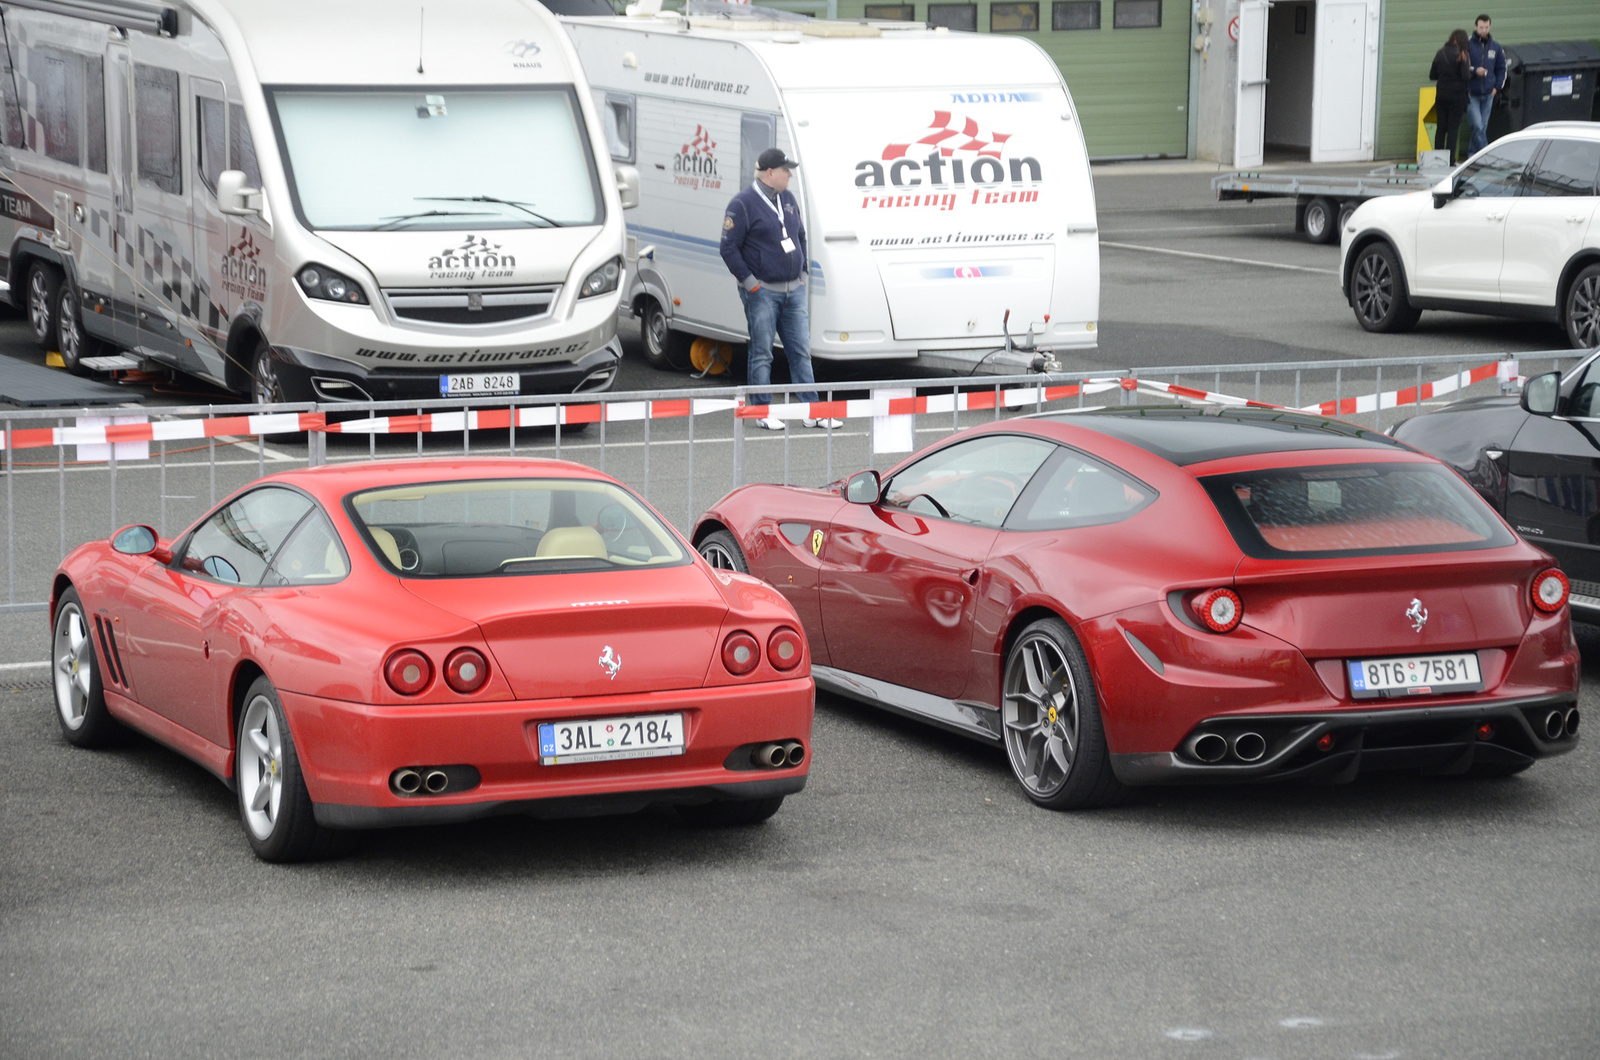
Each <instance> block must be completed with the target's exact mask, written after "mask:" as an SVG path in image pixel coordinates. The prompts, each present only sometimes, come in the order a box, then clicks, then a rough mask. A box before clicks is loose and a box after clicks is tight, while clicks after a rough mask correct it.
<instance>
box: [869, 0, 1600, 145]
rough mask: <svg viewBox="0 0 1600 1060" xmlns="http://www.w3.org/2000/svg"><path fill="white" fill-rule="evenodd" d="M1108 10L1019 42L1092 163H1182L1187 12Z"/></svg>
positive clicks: (982, 18) (985, 12) (919, 5)
mask: <svg viewBox="0 0 1600 1060" xmlns="http://www.w3.org/2000/svg"><path fill="white" fill-rule="evenodd" d="M1113 2H1114V0H1101V14H1100V27H1101V28H1100V29H1098V30H1077V31H1073V32H1059V33H1058V32H1053V31H1052V30H1050V28H1049V27H1050V0H1040V3H1039V20H1040V24H1041V25H1042V26H1044V27H1045V28H1044V29H1043V30H1041V31H1040V32H1038V33H1019V34H1017V36H1023V37H1028V38H1030V39H1032V40H1034V41H1037V42H1038V44H1039V46H1040V47H1042V48H1043V49H1044V50H1045V51H1046V52H1047V53H1049V55H1050V57H1051V58H1052V59H1054V60H1055V63H1056V65H1057V66H1058V67H1060V68H1061V72H1062V73H1063V74H1064V75H1065V76H1066V80H1067V87H1068V88H1069V89H1071V90H1072V99H1073V102H1075V103H1076V104H1077V107H1078V114H1079V116H1080V117H1081V119H1082V121H1083V135H1084V139H1085V140H1086V141H1087V142H1088V145H1089V154H1090V155H1091V156H1092V157H1095V158H1104V157H1107V156H1113V155H1177V156H1182V155H1183V154H1184V152H1185V151H1186V150H1187V147H1188V135H1189V109H1188V108H1189V42H1190V40H1191V39H1192V38H1193V31H1192V30H1191V28H1190V23H1189V4H1188V3H1187V2H1186V0H1162V5H1161V25H1160V27H1159V28H1155V29H1114V28H1113V27H1112V5H1113ZM1592 2H1594V3H1595V4H1596V5H1597V6H1600V0H1592ZM864 7H865V0H839V4H838V15H839V17H840V18H861V17H862V14H863V9H864ZM977 7H978V32H980V33H986V32H988V29H989V4H988V2H987V0H979V3H978V5H977ZM915 17H916V19H917V20H918V21H922V20H925V19H926V18H927V17H928V4H927V0H915ZM1424 73H1426V68H1424ZM953 87H959V86H953Z"/></svg>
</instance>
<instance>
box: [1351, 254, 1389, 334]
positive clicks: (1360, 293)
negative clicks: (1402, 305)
mask: <svg viewBox="0 0 1600 1060" xmlns="http://www.w3.org/2000/svg"><path fill="white" fill-rule="evenodd" d="M1393 305H1394V271H1393V270H1392V269H1390V268H1389V263H1388V262H1387V261H1385V260H1383V256H1382V255H1381V254H1368V255H1367V256H1365V257H1364V258H1362V259H1361V261H1360V262H1359V263H1358V264H1357V265H1356V308H1357V310H1358V311H1359V312H1360V313H1361V319H1363V320H1365V321H1367V322H1368V323H1369V324H1376V323H1378V322H1379V321H1381V320H1383V318H1384V317H1386V316H1388V315H1389V310H1390V308H1391V307H1392V306H1393Z"/></svg>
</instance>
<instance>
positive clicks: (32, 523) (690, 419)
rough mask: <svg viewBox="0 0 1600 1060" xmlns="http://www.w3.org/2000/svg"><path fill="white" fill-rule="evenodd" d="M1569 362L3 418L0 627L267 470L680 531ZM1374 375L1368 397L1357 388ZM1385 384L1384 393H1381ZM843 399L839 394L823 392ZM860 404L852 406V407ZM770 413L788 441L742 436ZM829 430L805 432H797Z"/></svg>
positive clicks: (1369, 418) (1379, 404) (1402, 411)
mask: <svg viewBox="0 0 1600 1060" xmlns="http://www.w3.org/2000/svg"><path fill="white" fill-rule="evenodd" d="M1581 356H1584V354H1583V353H1582V351H1569V350H1560V351H1549V352H1539V353H1531V354H1529V353H1524V354H1519V355H1515V356H1503V357H1490V358H1485V357H1478V358H1460V357H1449V356H1447V357H1425V358H1388V359H1377V360H1363V361H1349V360H1337V361H1335V360H1330V361H1311V362H1299V363H1287V364H1284V363H1263V364H1232V365H1176V366H1170V367H1157V368H1142V369H1139V370H1137V371H1132V370H1129V371H1124V372H1107V371H1097V372H1063V373H1056V374H1053V375H1049V376H1040V375H1027V376H1008V377H998V378H997V377H992V376H991V377H982V378H961V379H946V380H903V379H902V380H885V381H875V382H861V383H850V384H848V385H840V386H838V387H837V388H836V389H835V390H832V391H827V392H824V393H823V394H822V400H821V401H819V402H817V403H815V404H812V405H809V406H808V405H801V404H797V403H792V402H786V401H785V400H784V397H785V396H786V395H790V394H793V393H796V392H798V391H800V390H802V389H804V388H803V387H800V386H793V385H790V386H773V387H771V388H770V391H771V392H772V393H773V394H774V395H775V396H774V401H775V402H777V403H775V404H773V405H771V406H752V405H750V404H748V401H747V398H748V394H749V390H748V388H746V387H725V388H703V389H701V388H696V389H692V390H674V391H662V392H651V393H616V394H600V395H582V396H574V395H537V396H533V395H530V396H523V397H514V398H508V397H485V398H476V399H468V400H463V399H460V398H455V399H441V400H437V401H426V402H420V403H419V402H415V401H413V402H374V403H370V404H340V405H336V406H328V405H321V406H319V405H277V406H254V405H229V406H223V407H216V406H184V407H161V408H122V409H112V410H106V409H94V410H90V409H49V410H36V409H30V410H18V411H7V412H0V431H3V432H4V433H3V435H0V445H3V447H4V450H3V457H4V473H5V475H4V477H5V563H6V566H5V577H6V588H5V595H4V598H3V603H0V613H5V612H17V611H35V610H41V609H44V608H45V607H46V606H47V605H46V603H45V599H46V598H47V597H48V595H49V585H48V579H49V577H50V574H51V572H52V571H53V570H54V569H55V566H56V564H57V563H58V562H59V561H60V559H61V557H63V556H64V555H66V553H67V552H68V551H69V550H71V549H72V548H74V547H76V546H77V545H79V544H81V543H83V542H85V541H89V540H93V539H96V538H102V537H105V536H108V535H109V534H110V533H112V532H113V531H114V530H115V529H117V528H118V527H120V526H123V525H127V524H129V523H147V524H149V525H151V526H154V527H155V528H156V529H157V530H158V531H159V532H160V533H161V534H162V535H164V536H165V535H169V534H172V533H175V532H177V531H179V530H182V529H183V528H185V527H187V526H188V525H189V524H191V523H192V522H193V521H194V520H196V519H197V518H198V517H199V516H201V515H202V514H204V513H205V512H207V511H209V510H210V509H211V508H212V507H213V506H215V504H216V502H217V501H219V500H221V499H222V498H224V497H226V496H227V495H228V494H230V493H232V492H233V491H234V490H236V489H238V488H239V487H240V486H243V485H245V484H247V483H248V482H250V481H253V480H254V479H256V478H259V477H261V476H262V475H264V474H267V473H268V472H271V471H278V470H283V469H287V468H292V467H296V466H306V465H318V464H323V463H327V462H330V461H332V462H342V461H347V460H363V459H370V458H376V457H383V458H395V457H423V458H426V457H437V456H457V455H461V454H471V455H513V456H517V457H548V458H555V459H566V460H575V461H577V462H579V463H583V464H586V465H588V466H591V467H594V468H597V469H598V470H601V471H604V472H607V473H608V474H611V475H613V476H614V477H616V478H618V479H620V480H621V481H623V482H624V483H626V484H628V485H629V486H630V487H632V488H633V489H635V490H636V491H637V492H639V493H640V494H641V495H642V496H644V497H645V498H646V499H647V500H649V501H650V502H651V503H652V504H653V505H654V506H655V507H656V508H657V509H658V510H659V511H661V513H662V514H663V515H664V516H665V517H666V518H667V519H669V520H670V521H671V522H673V523H674V524H675V525H677V526H678V527H680V528H682V529H684V530H687V529H688V528H689V527H690V526H691V525H692V522H693V520H694V518H695V516H696V515H697V514H698V513H699V512H700V511H701V510H703V509H704V508H705V507H706V506H707V505H709V504H710V503H711V502H712V501H714V500H716V499H717V498H718V497H720V496H721V495H722V494H723V493H725V492H726V491H727V490H729V489H731V488H733V487H734V486H737V485H741V484H743V483H745V482H751V481H764V482H778V483H784V484H789V483H801V484H805V485H811V486H816V485H821V484H823V483H826V482H830V481H833V480H835V479H837V478H840V477H842V476H843V475H845V474H848V473H851V472H854V471H858V470H861V469H863V468H867V467H880V468H882V467H886V466H888V465H889V464H892V463H894V462H897V461H898V460H899V459H900V458H901V457H902V456H903V455H904V454H906V453H909V452H911V451H913V450H915V449H920V448H922V447H923V446H925V445H927V444H929V443H931V442H934V441H937V440H938V439H939V438H941V437H944V436H947V435H948V434H950V433H952V432H954V431H956V430H959V429H962V428H964V427H970V426H973V425H974V424H976V423H980V422H984V421H985V420H992V419H1000V418H1003V417H1005V416H1007V415H1026V414H1032V413H1035V412H1041V411H1046V410H1048V409H1069V408H1077V407H1085V406H1094V405H1106V404H1139V403H1145V402H1150V401H1156V402H1161V403H1172V402H1175V401H1184V402H1193V401H1210V402H1218V403H1223V404H1260V405H1272V406H1280V407H1289V408H1309V409H1311V410H1312V411H1318V412H1321V413H1322V414H1324V415H1330V416H1334V415H1337V416H1339V417H1340V418H1343V419H1347V420H1352V421H1355V422H1359V423H1361V424H1363V425H1365V426H1369V427H1373V428H1377V429H1383V428H1384V427H1386V426H1390V425H1392V424H1394V423H1396V422H1398V421H1399V420H1400V419H1402V418H1404V417H1406V416H1409V415H1414V414H1416V413H1417V412H1419V411H1422V410H1423V408H1424V407H1425V405H1427V404H1435V403H1439V402H1440V399H1444V398H1447V399H1449V400H1455V399H1458V398H1460V397H1463V396H1468V395H1470V394H1482V393H1493V392H1497V391H1503V390H1506V389H1509V388H1510V387H1512V386H1514V385H1515V384H1516V383H1517V382H1518V379H1519V377H1523V378H1525V377H1526V376H1529V375H1534V374H1537V373H1538V372H1540V371H1548V370H1550V369H1552V368H1561V367H1563V366H1567V365H1570V364H1572V363H1573V362H1574V361H1575V360H1576V359H1578V358H1579V357H1581ZM1369 380H1370V383H1369ZM1386 382H1387V383H1388V384H1389V386H1390V387H1391V389H1389V390H1385V383H1386ZM841 392H842V393H844V394H845V395H846V396H845V397H843V398H840V399H835V394H836V393H841ZM850 395H862V396H850ZM768 415H771V416H775V417H778V418H781V419H783V420H785V422H786V423H787V424H788V427H787V429H784V430H778V431H767V430H763V429H760V428H759V427H756V426H754V424H755V421H756V420H757V419H758V418H763V417H766V416H768ZM808 418H809V419H822V420H828V419H838V420H841V421H842V426H840V427H837V428H828V427H823V428H820V429H813V428H806V427H804V426H803V423H804V421H805V420H806V419H808Z"/></svg>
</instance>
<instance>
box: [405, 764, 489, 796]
mask: <svg viewBox="0 0 1600 1060" xmlns="http://www.w3.org/2000/svg"><path fill="white" fill-rule="evenodd" d="M456 781H457V782H456V784H455V787H457V788H460V787H463V786H465V787H469V788H470V787H473V786H474V784H475V783H476V778H475V777H473V778H470V779H467V780H465V781H463V779H462V778H461V777H460V776H459V774H458V776H457V778H456ZM389 787H390V788H391V789H393V790H394V792H395V794H397V795H443V794H444V793H445V792H446V791H449V790H450V788H451V783H450V773H449V772H448V771H447V770H446V769H443V768H440V767H438V766H404V767H402V768H400V769H397V770H395V771H394V773H392V774H391V775H390V777H389Z"/></svg>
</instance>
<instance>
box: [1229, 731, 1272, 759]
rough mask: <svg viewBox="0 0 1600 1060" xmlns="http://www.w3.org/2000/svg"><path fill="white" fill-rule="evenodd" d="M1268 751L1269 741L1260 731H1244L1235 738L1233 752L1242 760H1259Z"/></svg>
mask: <svg viewBox="0 0 1600 1060" xmlns="http://www.w3.org/2000/svg"><path fill="white" fill-rule="evenodd" d="M1266 753H1267V741H1266V740H1264V739H1262V737H1261V734H1260V733H1259V732H1242V733H1240V734H1239V735H1238V736H1235V737H1234V738H1233V754H1234V757H1235V758H1237V759H1238V760H1239V761H1241V762H1259V761H1261V759H1262V757H1263V756H1265V755H1266Z"/></svg>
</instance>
